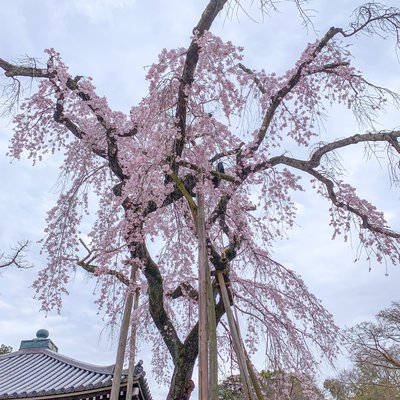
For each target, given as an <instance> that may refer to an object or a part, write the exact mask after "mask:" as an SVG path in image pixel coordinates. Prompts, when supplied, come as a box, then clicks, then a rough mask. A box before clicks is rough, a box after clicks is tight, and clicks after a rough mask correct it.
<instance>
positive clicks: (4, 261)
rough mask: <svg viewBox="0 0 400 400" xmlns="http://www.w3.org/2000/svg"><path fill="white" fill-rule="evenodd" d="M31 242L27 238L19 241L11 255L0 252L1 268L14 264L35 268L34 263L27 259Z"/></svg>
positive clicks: (22, 267) (19, 266) (23, 267)
mask: <svg viewBox="0 0 400 400" xmlns="http://www.w3.org/2000/svg"><path fill="white" fill-rule="evenodd" d="M29 244H30V242H29V241H28V240H25V241H23V242H18V244H17V246H16V247H12V248H11V250H12V253H11V254H9V255H4V253H2V254H0V268H6V267H9V266H11V265H14V266H15V267H17V268H21V269H27V268H33V265H32V264H30V263H28V262H27V261H26V259H25V258H26V251H27V249H28V247H29Z"/></svg>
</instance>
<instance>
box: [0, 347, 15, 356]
mask: <svg viewBox="0 0 400 400" xmlns="http://www.w3.org/2000/svg"><path fill="white" fill-rule="evenodd" d="M12 351H13V348H12V347H11V346H6V345H5V344H2V345H0V355H1V354H7V353H11V352H12Z"/></svg>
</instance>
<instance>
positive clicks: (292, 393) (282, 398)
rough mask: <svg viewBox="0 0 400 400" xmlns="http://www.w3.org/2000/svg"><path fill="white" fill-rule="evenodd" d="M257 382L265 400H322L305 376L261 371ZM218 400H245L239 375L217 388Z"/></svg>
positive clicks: (233, 376)
mask: <svg viewBox="0 0 400 400" xmlns="http://www.w3.org/2000/svg"><path fill="white" fill-rule="evenodd" d="M259 381H260V385H261V387H262V391H263V394H264V396H265V399H266V400H323V396H322V393H321V392H320V391H319V389H318V388H317V387H316V385H315V383H314V382H311V381H310V379H309V378H308V377H306V376H302V377H298V376H296V375H295V374H291V373H287V372H283V371H265V370H263V371H261V372H260V374H259ZM218 389H219V390H218V400H245V397H244V394H243V391H242V385H241V381H240V376H239V375H231V376H229V377H228V378H226V379H225V380H224V381H223V382H222V383H221V384H220V385H219V387H218Z"/></svg>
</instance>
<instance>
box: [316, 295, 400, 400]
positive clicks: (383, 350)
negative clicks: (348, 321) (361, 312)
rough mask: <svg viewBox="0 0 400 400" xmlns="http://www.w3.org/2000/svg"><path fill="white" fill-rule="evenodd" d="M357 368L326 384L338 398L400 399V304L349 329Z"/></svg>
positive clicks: (350, 342) (343, 372)
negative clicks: (372, 319) (373, 318)
mask: <svg viewBox="0 0 400 400" xmlns="http://www.w3.org/2000/svg"><path fill="white" fill-rule="evenodd" d="M345 336H346V339H347V347H348V350H349V353H350V354H351V359H352V361H353V367H352V368H351V369H349V370H345V371H342V372H341V373H340V374H338V376H337V377H336V378H334V379H328V380H326V381H325V383H324V387H325V389H326V390H327V391H328V393H329V394H330V395H331V397H332V398H333V399H335V400H395V399H400V303H396V302H394V303H392V305H391V306H390V307H388V308H386V309H385V310H382V311H380V312H379V313H378V314H377V315H376V317H375V320H374V321H372V322H370V321H368V322H362V323H360V324H357V325H356V326H354V327H353V328H350V329H348V330H347V331H346V332H345Z"/></svg>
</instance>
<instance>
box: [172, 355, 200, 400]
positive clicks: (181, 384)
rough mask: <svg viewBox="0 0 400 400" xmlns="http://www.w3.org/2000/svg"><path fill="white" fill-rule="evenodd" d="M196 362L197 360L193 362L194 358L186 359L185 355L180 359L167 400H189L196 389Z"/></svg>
mask: <svg viewBox="0 0 400 400" xmlns="http://www.w3.org/2000/svg"><path fill="white" fill-rule="evenodd" d="M195 362H196V358H195V359H194V360H193V358H192V357H187V356H186V357H185V354H182V355H181V356H180V357H179V358H178V362H177V363H176V364H175V368H174V373H173V375H172V379H171V383H170V386H169V392H168V396H167V400H189V398H190V396H191V394H192V392H193V389H194V387H195V384H194V382H193V380H192V374H193V368H194V364H195Z"/></svg>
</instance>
